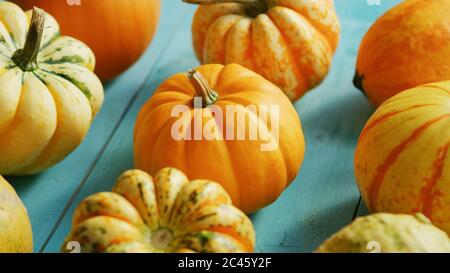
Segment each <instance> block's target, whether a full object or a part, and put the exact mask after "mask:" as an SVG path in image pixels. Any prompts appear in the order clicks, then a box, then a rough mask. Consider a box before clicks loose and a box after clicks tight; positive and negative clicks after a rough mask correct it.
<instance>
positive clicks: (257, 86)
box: [134, 64, 305, 212]
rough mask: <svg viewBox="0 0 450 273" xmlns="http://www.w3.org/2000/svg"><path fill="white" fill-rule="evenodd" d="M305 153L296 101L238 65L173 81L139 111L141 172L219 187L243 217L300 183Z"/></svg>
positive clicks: (206, 69) (136, 144) (209, 68)
mask: <svg viewBox="0 0 450 273" xmlns="http://www.w3.org/2000/svg"><path fill="white" fill-rule="evenodd" d="M194 97H195V99H194ZM199 98H202V99H199ZM198 100H200V104H201V105H198V103H195V102H196V101H198ZM202 100H203V103H201V101H202ZM206 105H207V106H206ZM177 108H178V109H177ZM265 121H267V122H265ZM202 125H203V126H202ZM255 132H256V135H257V136H256V135H255V134H254V133H255ZM252 136H253V137H252ZM304 149H305V143H304V137H303V133H302V128H301V123H300V119H299V118H298V115H297V113H296V111H295V109H294V107H293V106H292V104H291V102H290V101H289V100H288V99H287V97H286V96H285V95H284V94H283V92H282V91H281V90H280V89H279V88H278V87H276V86H275V85H273V84H272V83H270V82H269V81H267V80H265V79H264V78H263V77H261V76H259V75H258V74H256V73H254V72H252V71H250V70H248V69H246V68H244V67H242V66H240V65H237V64H230V65H227V66H223V65H219V64H214V65H204V66H201V67H199V68H197V70H193V71H191V72H190V73H188V74H185V73H180V74H176V75H174V76H172V77H171V78H169V79H168V80H166V81H165V82H164V83H162V85H161V86H160V87H159V88H158V89H157V90H156V92H155V94H154V95H153V97H152V98H151V99H150V100H149V101H148V102H147V103H146V104H145V105H144V107H143V108H142V109H141V111H140V113H139V116H138V119H137V121H136V126H135V132H134V158H135V164H136V167H137V168H139V169H142V170H145V171H147V172H148V173H150V174H152V175H155V174H156V172H157V171H158V170H159V169H161V168H163V167H164V166H174V167H175V168H177V169H180V170H181V171H182V172H184V173H185V174H186V175H187V176H188V177H190V178H191V179H210V180H213V181H217V182H218V183H220V184H221V185H222V186H223V187H224V188H225V189H226V191H227V192H228V193H229V194H230V196H231V198H232V200H233V204H235V205H236V206H237V207H238V208H240V209H241V210H243V211H244V212H252V211H256V210H258V209H260V208H262V207H264V206H266V205H268V204H270V203H272V202H273V201H274V200H275V199H277V198H278V196H279V195H280V194H281V192H282V191H283V190H284V189H285V188H286V187H287V186H288V185H289V184H290V183H291V182H292V181H293V180H294V178H295V177H296V175H297V172H298V170H299V168H300V165H301V163H302V161H303V156H304Z"/></svg>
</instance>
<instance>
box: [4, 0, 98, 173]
mask: <svg viewBox="0 0 450 273" xmlns="http://www.w3.org/2000/svg"><path fill="white" fill-rule="evenodd" d="M31 17H32V18H31ZM30 21H31V23H30ZM28 28H29V29H30V30H29V32H28V34H27V31H28ZM0 52H1V54H0V66H1V69H0V90H1V91H0V147H1V151H0V174H3V175H6V174H33V173H37V172H40V171H42V170H45V169H46V168H48V167H51V166H52V165H54V164H56V163H57V162H59V161H60V160H62V159H64V158H65V157H66V156H67V155H68V154H69V153H71V152H72V151H73V150H74V149H75V148H76V147H77V146H78V145H79V144H80V143H81V141H82V140H83V138H84V137H85V135H86V133H87V131H88V130H89V127H90V125H91V122H92V120H93V118H94V116H95V114H96V113H97V111H98V110H99V109H100V107H101V105H102V103H103V87H102V84H101V82H100V80H99V79H98V78H97V77H96V76H95V74H94V73H93V72H92V70H93V69H94V66H95V56H94V54H93V53H92V51H91V50H90V49H89V48H88V47H87V46H86V45H85V44H83V43H82V42H80V41H78V40H75V39H74V38H70V37H67V36H60V34H59V26H58V23H57V22H56V21H55V19H54V18H53V17H51V16H50V15H48V14H45V13H44V11H42V10H40V9H35V10H34V12H33V16H32V12H31V11H29V12H27V13H25V12H23V11H22V10H21V9H20V8H19V7H18V6H16V5H15V4H13V3H9V2H3V1H2V2H0Z"/></svg>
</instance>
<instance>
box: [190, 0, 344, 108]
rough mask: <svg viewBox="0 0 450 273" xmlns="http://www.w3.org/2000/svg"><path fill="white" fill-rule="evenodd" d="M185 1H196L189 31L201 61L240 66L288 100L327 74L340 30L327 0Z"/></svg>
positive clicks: (293, 98)
mask: <svg viewBox="0 0 450 273" xmlns="http://www.w3.org/2000/svg"><path fill="white" fill-rule="evenodd" d="M184 1H185V2H188V3H196V4H201V6H200V7H199V8H198V10H197V13H196V15H195V18H194V22H193V26H192V32H193V39H194V48H195V52H196V54H197V57H198V59H199V60H200V61H201V62H202V63H203V64H208V63H221V64H230V63H238V64H240V65H243V66H245V67H247V68H249V69H252V70H253V71H255V72H257V73H258V74H260V75H262V76H263V77H265V78H266V79H268V80H270V81H272V82H273V83H274V84H276V85H278V86H279V87H280V88H281V89H283V91H284V92H285V93H286V94H287V95H288V97H289V98H290V99H291V100H296V99H299V98H300V97H301V96H303V95H304V94H305V92H306V91H308V90H310V89H312V88H313V87H315V86H316V85H318V84H319V83H320V82H321V81H322V80H323V79H324V78H325V76H326V75H327V73H328V70H329V68H330V63H331V59H332V57H333V55H334V52H335V50H336V47H337V44H338V41H339V33H340V24H339V20H338V17H337V15H336V11H335V8H334V2H333V1H332V0H246V1H243V0H231V1H230V0H184ZM228 2H231V3H228ZM210 4H212V5H210Z"/></svg>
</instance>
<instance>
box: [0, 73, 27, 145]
mask: <svg viewBox="0 0 450 273" xmlns="http://www.w3.org/2000/svg"><path fill="white" fill-rule="evenodd" d="M17 70H18V71H19V72H20V73H22V75H21V78H22V86H21V87H20V90H19V99H18V100H17V105H16V107H15V110H14V114H13V115H12V116H11V118H10V120H9V121H8V122H7V123H6V125H4V126H3V129H1V128H0V142H1V136H2V135H3V133H4V132H5V131H9V130H10V129H9V127H10V126H11V123H13V122H14V120H16V115H17V112H18V111H17V110H18V109H19V106H20V102H21V100H22V94H23V92H22V87H23V78H24V76H25V75H24V74H25V73H24V72H23V71H22V70H20V69H19V68H17ZM5 72H6V70H5Z"/></svg>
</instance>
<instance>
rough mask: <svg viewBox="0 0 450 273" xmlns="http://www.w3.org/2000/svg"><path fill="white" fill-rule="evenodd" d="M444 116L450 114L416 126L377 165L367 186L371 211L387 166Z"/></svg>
mask: <svg viewBox="0 0 450 273" xmlns="http://www.w3.org/2000/svg"><path fill="white" fill-rule="evenodd" d="M445 118H450V114H446V115H443V116H439V117H437V118H434V119H432V120H430V121H428V122H426V123H424V124H423V125H421V126H420V127H418V128H417V129H416V130H414V131H413V133H412V134H411V135H410V136H409V137H408V138H407V139H406V140H404V141H403V142H401V143H400V144H399V145H397V146H396V147H395V148H394V149H393V150H392V152H391V153H390V154H389V155H388V157H387V158H386V159H385V161H384V163H383V164H382V165H380V166H379V167H378V169H377V170H376V172H375V175H374V176H373V180H372V184H371V185H370V186H369V189H368V198H369V200H368V201H369V204H368V206H369V209H370V210H371V211H376V205H377V201H378V193H379V190H380V188H381V186H382V184H383V181H384V177H385V175H386V174H387V172H388V171H389V168H390V167H391V166H392V165H393V164H394V163H395V162H396V161H397V159H398V157H399V156H400V155H401V153H402V152H403V151H404V149H405V148H406V147H407V146H409V145H411V144H412V143H413V142H414V141H416V140H417V138H418V137H419V136H420V135H421V134H422V133H423V132H424V131H426V129H428V128H429V127H430V126H431V125H433V124H434V123H436V122H438V121H440V120H443V119H445Z"/></svg>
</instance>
